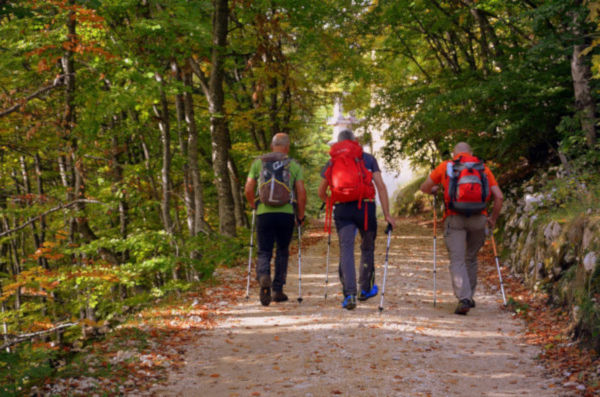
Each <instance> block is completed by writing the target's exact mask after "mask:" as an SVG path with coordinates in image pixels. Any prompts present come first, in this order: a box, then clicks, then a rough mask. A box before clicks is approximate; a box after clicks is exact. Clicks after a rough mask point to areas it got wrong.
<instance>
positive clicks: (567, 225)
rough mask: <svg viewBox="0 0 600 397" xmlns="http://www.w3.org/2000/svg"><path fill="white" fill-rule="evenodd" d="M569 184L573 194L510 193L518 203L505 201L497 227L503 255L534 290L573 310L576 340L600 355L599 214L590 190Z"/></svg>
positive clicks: (529, 190)
mask: <svg viewBox="0 0 600 397" xmlns="http://www.w3.org/2000/svg"><path fill="white" fill-rule="evenodd" d="M537 180H548V179H547V175H546V176H542V177H541V178H537ZM564 185H565V186H567V189H568V188H569V186H571V185H572V189H573V191H572V192H569V193H568V194H567V195H565V194H563V193H561V192H560V191H559V190H558V189H557V188H551V189H547V191H546V192H543V193H540V192H539V191H540V190H542V189H543V188H541V187H539V186H536V184H535V183H533V182H529V183H528V184H526V186H524V187H521V188H518V189H514V190H513V191H511V192H509V197H514V198H512V199H507V200H506V201H505V207H504V209H503V216H502V219H503V224H500V225H499V227H498V229H499V230H500V232H499V235H500V236H501V240H502V243H501V245H500V246H501V252H502V254H501V255H502V258H503V260H504V263H505V264H506V265H507V266H509V267H510V268H511V271H512V272H513V273H516V274H518V275H519V276H521V277H522V279H523V280H524V281H525V283H526V284H527V285H528V286H529V287H531V288H532V289H534V290H538V291H540V290H543V291H546V292H548V294H549V295H548V296H549V298H550V301H551V303H553V304H558V305H563V306H564V307H565V309H566V310H568V311H569V313H570V314H571V318H572V326H571V331H572V334H573V336H574V337H577V338H580V339H581V340H582V341H585V342H587V343H591V344H592V345H594V347H596V350H597V351H600V349H598V348H599V347H600V302H599V301H600V266H599V263H600V213H599V212H598V204H595V205H594V203H593V201H592V200H590V199H591V198H593V197H594V195H593V194H591V193H590V192H589V191H587V188H586V186H585V185H581V184H577V183H572V184H570V183H565V184H564ZM534 192H538V193H534ZM569 195H570V196H571V197H570V198H569V197H568V196H569ZM565 196H567V197H565ZM584 200H585V201H584ZM583 202H590V203H591V205H590V206H589V207H588V208H586V206H585V205H583V206H582V203H583ZM569 206H571V207H569ZM570 208H575V210H574V211H569V209H570ZM563 215H564V216H563Z"/></svg>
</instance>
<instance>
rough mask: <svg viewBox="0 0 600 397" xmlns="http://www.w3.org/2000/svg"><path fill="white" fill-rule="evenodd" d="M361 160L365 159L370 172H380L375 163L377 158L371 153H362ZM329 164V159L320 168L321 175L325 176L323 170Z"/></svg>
mask: <svg viewBox="0 0 600 397" xmlns="http://www.w3.org/2000/svg"><path fill="white" fill-rule="evenodd" d="M363 160H364V161H365V168H366V169H368V170H369V171H371V172H381V170H380V169H379V164H377V159H376V158H375V157H373V155H371V154H369V153H363ZM330 165H331V160H330V161H328V162H327V164H325V167H323V169H322V170H321V177H322V178H325V171H327V168H329V166H330Z"/></svg>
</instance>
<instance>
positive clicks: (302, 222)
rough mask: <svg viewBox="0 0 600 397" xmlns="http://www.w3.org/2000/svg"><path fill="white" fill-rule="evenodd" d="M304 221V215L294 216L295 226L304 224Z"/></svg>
mask: <svg viewBox="0 0 600 397" xmlns="http://www.w3.org/2000/svg"><path fill="white" fill-rule="evenodd" d="M305 221H306V216H303V217H302V218H300V217H296V226H304V222H305Z"/></svg>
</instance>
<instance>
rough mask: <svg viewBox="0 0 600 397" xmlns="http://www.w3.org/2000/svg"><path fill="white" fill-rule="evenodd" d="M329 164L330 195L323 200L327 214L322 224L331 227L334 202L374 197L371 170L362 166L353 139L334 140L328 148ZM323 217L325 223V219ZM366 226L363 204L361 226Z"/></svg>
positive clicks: (360, 201)
mask: <svg viewBox="0 0 600 397" xmlns="http://www.w3.org/2000/svg"><path fill="white" fill-rule="evenodd" d="M329 155H330V156H331V164H330V166H329V167H328V168H327V170H326V171H325V178H326V179H327V183H328V184H329V189H330V191H331V196H330V197H329V199H328V201H327V216H328V217H327V218H326V222H325V227H326V228H328V230H330V229H331V213H332V211H333V205H334V204H335V203H347V202H350V201H358V208H359V209H360V208H361V205H362V200H364V199H368V200H372V199H374V198H375V187H374V186H373V173H372V172H371V171H369V170H368V169H367V168H366V167H365V161H364V159H363V151H362V147H361V146H360V145H359V144H358V143H357V142H355V141H352V140H349V139H348V140H345V141H342V142H338V143H336V144H334V145H333V146H332V147H331V150H330V151H329ZM327 220H328V221H329V223H327ZM366 227H367V211H366V208H365V229H366Z"/></svg>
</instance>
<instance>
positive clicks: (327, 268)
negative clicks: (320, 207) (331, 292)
mask: <svg viewBox="0 0 600 397" xmlns="http://www.w3.org/2000/svg"><path fill="white" fill-rule="evenodd" d="M330 247H331V230H329V236H328V237H327V260H326V261H325V301H327V286H328V284H329V248H330Z"/></svg>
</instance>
